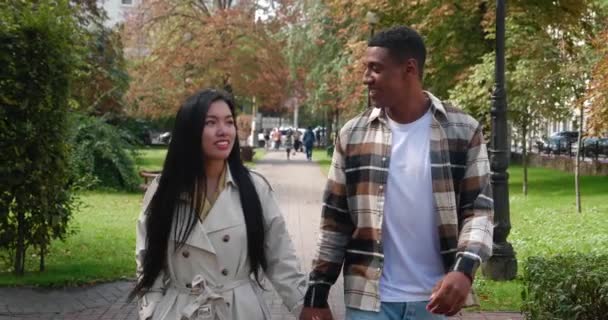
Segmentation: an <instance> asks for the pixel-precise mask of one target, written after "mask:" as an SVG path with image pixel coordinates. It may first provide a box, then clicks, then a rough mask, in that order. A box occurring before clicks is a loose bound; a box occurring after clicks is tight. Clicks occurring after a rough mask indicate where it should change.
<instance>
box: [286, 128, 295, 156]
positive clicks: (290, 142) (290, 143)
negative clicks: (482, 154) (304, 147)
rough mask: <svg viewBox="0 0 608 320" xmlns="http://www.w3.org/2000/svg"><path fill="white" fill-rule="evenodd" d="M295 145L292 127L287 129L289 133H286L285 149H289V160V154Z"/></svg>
mask: <svg viewBox="0 0 608 320" xmlns="http://www.w3.org/2000/svg"><path fill="white" fill-rule="evenodd" d="M292 147H293V133H292V131H291V129H289V130H287V134H286V135H285V151H287V160H289V155H290V154H291V148H292Z"/></svg>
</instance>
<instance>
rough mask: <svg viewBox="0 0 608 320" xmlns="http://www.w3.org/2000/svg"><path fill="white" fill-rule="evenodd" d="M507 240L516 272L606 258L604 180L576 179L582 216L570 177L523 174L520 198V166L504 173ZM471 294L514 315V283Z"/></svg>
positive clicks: (489, 284) (317, 154) (607, 182)
mask: <svg viewBox="0 0 608 320" xmlns="http://www.w3.org/2000/svg"><path fill="white" fill-rule="evenodd" d="M313 159H314V160H315V161H317V162H318V163H319V165H320V166H321V171H322V172H323V173H324V174H325V175H327V172H328V170H329V166H330V164H331V158H330V157H328V156H327V154H326V152H325V150H315V151H314V153H313ZM509 173H510V179H509V192H510V200H511V201H510V205H511V211H510V212H511V224H512V229H511V235H510V236H509V241H510V242H511V244H513V247H514V248H515V251H516V253H517V259H518V262H519V270H520V271H521V270H523V262H524V261H525V259H526V258H527V257H530V256H538V255H555V254H568V253H573V252H594V253H604V254H605V253H608V249H607V245H608V232H606V230H608V177H582V179H581V193H582V206H583V213H582V214H578V213H576V209H575V198H574V176H573V174H570V173H565V172H561V171H557V170H552V169H543V168H531V169H530V170H529V179H528V180H529V184H528V196H527V197H525V196H524V195H523V194H522V180H523V170H522V168H521V166H517V165H514V166H511V167H510V169H509ZM475 289H476V291H477V293H478V295H479V297H480V301H481V309H482V310H519V308H520V304H521V291H522V284H521V281H520V279H519V278H517V279H516V280H514V281H509V282H496V281H490V280H486V279H484V278H483V277H482V276H481V274H479V276H478V277H477V278H476V281H475Z"/></svg>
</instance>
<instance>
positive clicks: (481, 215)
mask: <svg viewBox="0 0 608 320" xmlns="http://www.w3.org/2000/svg"><path fill="white" fill-rule="evenodd" d="M466 161H467V163H466V170H465V174H464V177H463V179H462V180H461V181H460V208H459V222H458V223H459V227H460V233H459V236H458V251H457V253H456V261H455V263H454V265H452V266H451V268H450V271H449V272H448V274H447V275H446V276H445V277H444V278H443V279H442V280H441V281H440V282H439V283H438V284H437V285H436V286H435V288H434V289H433V294H432V295H431V301H430V302H429V304H428V306H427V309H428V310H429V311H430V312H432V313H438V314H445V315H448V316H452V315H454V314H456V313H457V312H458V311H460V309H461V308H462V305H463V304H464V302H465V300H466V297H467V295H468V294H469V292H470V290H471V285H472V283H473V279H474V277H475V272H476V271H477V269H478V268H479V266H480V265H481V263H482V262H483V261H485V260H486V259H488V258H489V257H490V256H491V255H492V235H493V230H494V227H493V221H494V220H493V219H494V203H493V200H492V190H491V185H490V163H489V160H488V151H487V149H486V145H485V143H484V139H483V135H482V133H481V126H478V127H477V129H476V130H475V133H474V134H473V137H472V138H471V140H470V141H469V145H468V151H467V160H466Z"/></svg>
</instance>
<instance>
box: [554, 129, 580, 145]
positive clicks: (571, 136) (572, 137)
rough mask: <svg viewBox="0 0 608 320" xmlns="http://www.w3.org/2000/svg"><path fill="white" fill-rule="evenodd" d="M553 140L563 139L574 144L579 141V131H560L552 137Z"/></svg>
mask: <svg viewBox="0 0 608 320" xmlns="http://www.w3.org/2000/svg"><path fill="white" fill-rule="evenodd" d="M551 138H563V139H565V140H566V141H567V142H568V143H570V144H572V143H575V142H577V141H578V131H559V132H555V133H554V134H552V135H551Z"/></svg>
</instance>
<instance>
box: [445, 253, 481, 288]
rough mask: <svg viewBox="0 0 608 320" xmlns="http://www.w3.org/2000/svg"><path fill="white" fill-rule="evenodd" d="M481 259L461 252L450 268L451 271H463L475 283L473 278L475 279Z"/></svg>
mask: <svg viewBox="0 0 608 320" xmlns="http://www.w3.org/2000/svg"><path fill="white" fill-rule="evenodd" d="M479 265H480V263H479V260H478V259H476V258H473V257H470V256H468V255H466V254H459V255H457V257H456V262H455V263H454V265H453V266H452V268H450V271H456V272H461V273H463V274H464V275H465V276H467V278H468V279H469V280H470V281H471V283H473V279H475V273H476V272H477V269H478V268H479Z"/></svg>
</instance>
